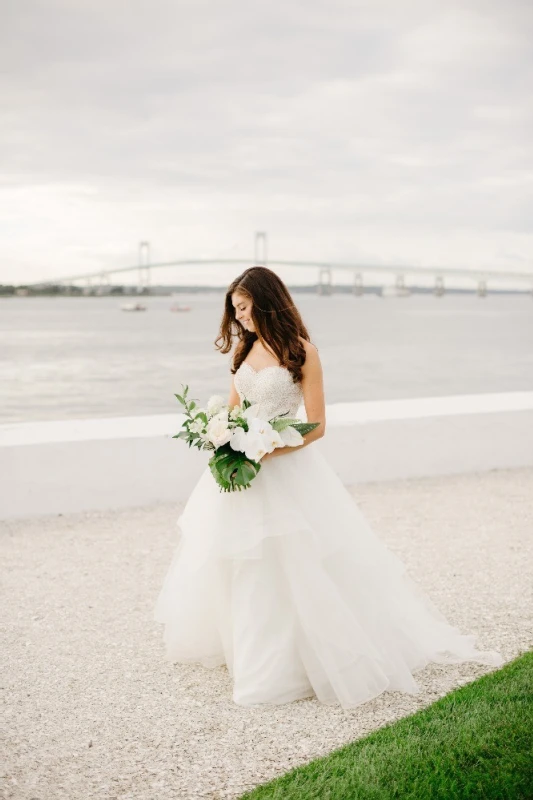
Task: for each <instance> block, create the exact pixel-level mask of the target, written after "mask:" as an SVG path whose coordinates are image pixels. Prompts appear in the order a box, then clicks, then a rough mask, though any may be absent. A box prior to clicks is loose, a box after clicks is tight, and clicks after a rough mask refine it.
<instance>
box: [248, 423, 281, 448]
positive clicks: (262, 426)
mask: <svg viewBox="0 0 533 800" xmlns="http://www.w3.org/2000/svg"><path fill="white" fill-rule="evenodd" d="M248 426H249V433H251V434H253V435H255V436H259V437H261V439H262V441H263V444H264V447H265V450H266V452H267V453H271V452H272V450H274V448H276V447H283V440H282V438H281V436H280V435H279V433H278V432H277V431H275V430H274V428H273V427H272V425H271V424H270V422H265V421H264V420H262V419H259V418H258V417H256V418H255V419H252V420H251V421H250V422H249V423H248ZM263 455H264V454H263Z"/></svg>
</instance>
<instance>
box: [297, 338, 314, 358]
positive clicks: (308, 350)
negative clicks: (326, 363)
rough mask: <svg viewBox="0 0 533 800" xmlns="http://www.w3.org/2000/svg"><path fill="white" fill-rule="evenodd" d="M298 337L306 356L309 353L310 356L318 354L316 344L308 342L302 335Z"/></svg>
mask: <svg viewBox="0 0 533 800" xmlns="http://www.w3.org/2000/svg"><path fill="white" fill-rule="evenodd" d="M298 338H299V340H300V342H301V343H302V344H303V346H304V350H305V355H306V356H308V355H309V354H311V356H313V355H317V354H318V347H317V346H316V345H314V344H313V343H312V342H308V341H307V339H304V338H303V336H299V337H298Z"/></svg>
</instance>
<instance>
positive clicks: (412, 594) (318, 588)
mask: <svg viewBox="0 0 533 800" xmlns="http://www.w3.org/2000/svg"><path fill="white" fill-rule="evenodd" d="M178 527H179V538H178V542H177V546H176V548H175V552H174V555H173V558H172V562H171V564H170V567H169V570H168V572H167V575H166V577H165V580H164V583H163V586H162V589H161V591H160V593H159V596H158V598H157V601H156V604H155V608H154V619H155V620H156V621H158V622H160V623H163V624H164V626H165V627H164V642H165V648H166V655H167V658H168V659H169V660H171V661H172V662H182V663H185V662H189V663H190V662H198V663H200V664H203V665H204V666H207V667H213V666H218V665H222V664H226V665H227V668H228V670H229V672H230V674H231V676H232V677H233V699H234V701H235V702H236V703H239V704H241V705H252V704H256V703H272V704H279V703H286V702H289V701H291V700H295V699H298V698H303V697H309V696H314V695H316V697H317V698H318V699H319V700H320V701H321V702H323V703H340V704H341V705H342V706H343V707H345V708H350V707H354V706H357V705H360V704H361V703H364V702H365V701H367V700H370V699H371V698H373V697H376V696H377V695H379V694H381V693H382V692H383V691H385V690H391V691H394V690H399V691H404V692H409V693H416V692H417V691H418V686H417V683H416V681H415V679H414V677H413V673H415V672H416V671H418V670H420V669H422V668H423V667H424V666H426V664H428V663H429V662H441V663H459V662H465V661H477V662H481V663H486V664H491V665H495V666H497V665H499V664H501V663H502V658H501V656H500V655H499V654H498V653H496V652H493V651H489V652H479V651H477V650H476V648H475V643H474V637H473V636H472V635H465V634H462V633H461V632H460V631H459V630H458V629H457V628H454V627H453V626H451V625H450V624H449V623H448V622H447V621H446V619H445V618H444V616H443V615H442V614H441V613H440V611H439V610H438V609H437V608H436V606H435V605H434V604H433V603H432V601H431V600H430V599H429V598H428V597H427V595H425V594H424V592H423V591H422V590H421V589H420V588H419V587H418V586H417V584H416V583H415V582H414V581H413V580H412V579H411V578H410V577H409V575H408V574H407V572H406V569H405V567H404V566H403V564H402V562H401V561H400V560H399V559H398V558H397V557H396V556H395V555H394V554H393V553H392V551H391V550H390V549H389V548H388V547H387V546H386V545H385V544H384V543H383V542H382V541H381V540H380V539H379V538H378V537H377V536H376V534H374V532H373V531H372V529H371V528H370V527H369V525H368V523H367V522H366V520H365V518H364V516H363V515H362V514H361V512H360V510H359V509H358V507H357V505H356V503H355V502H354V500H353V498H352V497H351V495H350V494H349V492H348V491H347V490H346V488H345V487H344V486H343V484H342V482H341V481H340V479H339V478H338V477H337V475H336V474H335V472H334V471H333V469H332V468H331V466H330V465H329V464H328V462H327V461H326V460H325V459H324V457H323V456H322V454H321V453H320V451H319V450H318V449H317V447H316V446H315V445H310V446H308V447H306V448H303V449H301V450H295V451H294V452H291V453H289V454H286V455H282V456H278V457H276V458H274V459H271V460H268V461H267V462H265V464H264V466H263V468H262V469H261V471H260V472H259V474H258V476H257V478H256V479H255V480H254V482H253V484H252V487H251V488H250V489H249V490H247V491H242V492H235V493H229V494H228V493H220V491H219V489H218V486H217V485H216V483H215V481H214V479H213V477H212V475H211V473H210V471H209V469H207V468H206V470H205V471H204V473H203V474H202V476H201V478H200V480H199V481H198V483H197V484H196V487H195V488H194V490H193V492H192V494H191V495H190V497H189V499H188V501H187V504H186V506H185V508H184V510H183V513H182V514H181V516H180V517H179V519H178Z"/></svg>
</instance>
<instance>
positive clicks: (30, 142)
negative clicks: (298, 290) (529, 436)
mask: <svg viewBox="0 0 533 800" xmlns="http://www.w3.org/2000/svg"><path fill="white" fill-rule="evenodd" d="M1 14H2V25H1V26H0V53H1V55H0V66H1V70H0V92H1V100H2V102H1V104H0V105H1V109H2V111H1V114H2V124H1V126H0V234H1V241H2V259H1V263H0V283H25V282H32V281H39V280H44V279H53V278H60V277H62V276H66V275H79V274H82V273H85V272H88V271H92V270H94V271H96V270H102V269H106V268H114V267H120V266H128V265H130V264H135V263H136V262H137V258H138V243H139V241H141V240H147V241H150V246H151V257H152V260H154V261H168V260H173V259H187V258H191V259H192V258H244V259H247V258H249V259H250V265H251V264H252V263H253V256H254V233H255V231H266V232H267V234H268V252H269V255H270V257H271V258H273V259H274V258H275V259H280V260H290V259H294V260H299V261H304V260H311V261H331V262H342V261H349V262H354V261H356V262H359V263H366V264H413V265H417V266H422V267H428V268H430V267H433V266H437V265H438V266H441V265H442V266H453V267H470V268H491V269H499V270H502V271H505V272H507V271H528V272H533V229H532V225H533V146H532V142H533V102H532V98H533V48H532V47H531V41H533V3H531V2H529V0H507V1H506V2H505V3H503V2H501V0H486V1H485V2H483V1H481V0H479V1H478V0H475V1H474V0H461V2H456V1H455V0H422V1H420V2H419V1H418V0H371V1H369V2H361V1H360V0H352V2H347V1H345V0H318V1H317V0H302V1H300V0H268V1H264V2H262V1H261V0H259V1H258V2H253V0H247V2H243V0H185V1H184V0H172V1H171V0H169V1H168V2H167V0H149V2H148V1H147V0H130V1H129V2H125V0H115V1H114V2H109V0H106V1H105V2H104V0H74V2H73V1H72V0H46V2H45V1H44V0H33V1H31V0H4V2H3V4H2V12H1ZM242 268H243V267H242V266H239V267H238V269H236V268H234V267H232V266H229V267H226V268H222V267H212V268H209V269H207V268H205V269H203V270H202V271H201V273H199V271H198V269H197V268H186V269H181V270H180V271H179V273H178V271H176V270H167V271H166V272H165V271H164V270H159V271H156V272H154V276H153V278H152V280H153V281H154V282H157V283H159V282H166V281H172V282H176V281H179V282H184V283H185V282H192V283H202V282H204V283H205V282H207V283H212V282H215V283H218V284H221V285H224V284H226V283H227V282H229V280H231V279H232V278H233V277H234V276H235V274H237V273H238V272H240V271H241V270H242ZM291 276H292V278H291ZM284 277H287V279H293V282H294V279H296V280H297V279H301V280H302V281H305V280H308V279H309V278H310V277H311V278H312V279H316V270H314V271H312V272H310V271H308V270H304V271H302V272H298V273H297V277H296V271H295V270H293V271H288V272H287V271H286V274H285V275H284Z"/></svg>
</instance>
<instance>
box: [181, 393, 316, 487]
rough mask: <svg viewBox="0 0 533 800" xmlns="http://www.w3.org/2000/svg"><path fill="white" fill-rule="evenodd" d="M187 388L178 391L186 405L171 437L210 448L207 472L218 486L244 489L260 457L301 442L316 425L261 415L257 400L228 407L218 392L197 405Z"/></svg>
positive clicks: (256, 470) (245, 401) (198, 446)
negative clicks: (204, 406) (176, 430)
mask: <svg viewBox="0 0 533 800" xmlns="http://www.w3.org/2000/svg"><path fill="white" fill-rule="evenodd" d="M188 393H189V387H188V386H184V387H183V391H182V393H181V394H176V395H175V397H176V398H177V400H178V402H179V403H180V404H181V405H182V406H183V408H184V410H185V421H184V423H183V425H182V430H180V432H179V433H177V434H176V435H175V436H173V437H172V438H173V439H184V440H185V441H186V442H187V443H188V445H189V447H197V448H198V449H199V450H213V451H214V453H213V455H212V456H211V458H210V460H209V467H210V469H211V473H212V475H213V477H214V479H215V480H216V482H217V483H218V485H219V486H220V491H224V492H234V491H236V490H239V491H241V489H248V488H249V487H250V484H251V482H252V480H253V479H254V478H255V476H256V475H257V473H258V472H259V470H260V469H261V463H260V462H261V459H262V458H263V456H264V455H265V454H266V453H271V452H272V451H273V450H274V449H275V448H276V447H287V446H288V447H296V446H297V445H300V444H302V442H303V438H302V434H306V433H309V431H312V430H314V428H316V427H318V425H319V424H320V423H318V422H301V421H300V420H297V419H289V418H288V417H287V416H286V414H281V415H279V416H277V417H274V418H273V419H271V420H264V419H261V417H260V405H259V404H255V405H252V403H250V402H249V401H248V400H246V399H245V400H244V401H243V403H242V405H240V406H235V407H234V408H232V409H230V408H229V406H228V405H226V404H225V403H224V399H223V398H222V397H220V396H219V395H214V396H213V397H211V398H210V399H209V401H208V403H207V408H205V409H204V408H198V407H197V405H196V402H195V401H194V400H189V399H188Z"/></svg>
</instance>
